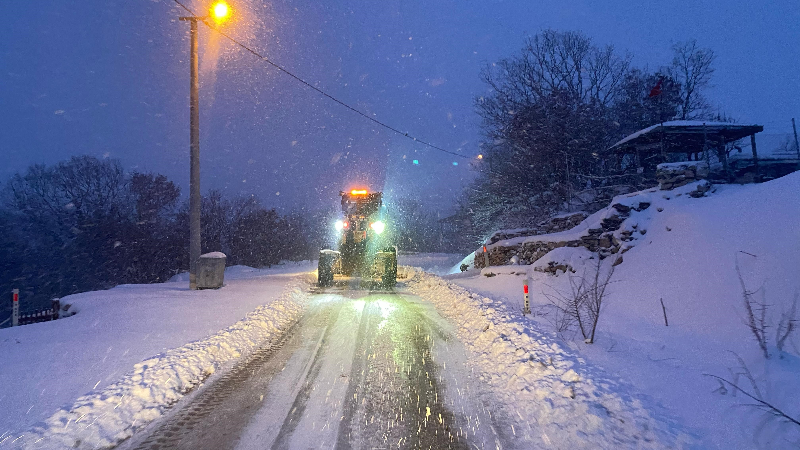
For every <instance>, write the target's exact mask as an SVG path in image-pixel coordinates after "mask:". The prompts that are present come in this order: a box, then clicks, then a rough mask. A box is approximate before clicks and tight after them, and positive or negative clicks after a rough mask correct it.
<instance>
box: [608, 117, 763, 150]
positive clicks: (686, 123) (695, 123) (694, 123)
mask: <svg viewBox="0 0 800 450" xmlns="http://www.w3.org/2000/svg"><path fill="white" fill-rule="evenodd" d="M661 126H663V127H664V128H667V127H671V128H677V127H682V128H695V127H698V128H699V127H703V126H706V127H723V128H742V127H751V126H758V125H742V124H737V123H730V122H714V121H708V120H705V121H704V120H671V121H669V122H664V123H657V124H655V125H650V126H649V127H647V128H644V129H642V130H639V131H637V132H635V133H633V134H631V135H629V136H627V137H625V138H624V139H622V140H621V141H619V142H617V143H616V144H614V145H612V146H611V148H614V147H619V146H620V145H622V144H625V143H627V142H630V141H632V140H634V139H636V138H638V137H640V136H643V135H645V134H647V133H650V132H651V131H653V130H655V129H657V128H659V127H661Z"/></svg>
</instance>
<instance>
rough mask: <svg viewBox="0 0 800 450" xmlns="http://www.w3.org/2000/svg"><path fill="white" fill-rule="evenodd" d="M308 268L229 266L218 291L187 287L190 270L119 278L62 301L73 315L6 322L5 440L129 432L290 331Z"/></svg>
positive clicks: (61, 441) (14, 443)
mask: <svg viewBox="0 0 800 450" xmlns="http://www.w3.org/2000/svg"><path fill="white" fill-rule="evenodd" d="M309 270H312V266H311V264H308V263H306V264H287V265H281V266H276V267H275V268H273V269H265V270H257V269H252V268H249V267H243V266H235V267H230V268H228V269H227V270H226V280H225V286H224V287H223V288H221V289H220V290H206V291H194V292H192V291H189V289H188V283H187V282H186V281H184V280H183V278H185V276H183V275H179V276H177V277H176V278H175V279H174V280H173V281H171V282H168V283H163V284H153V285H123V286H118V287H116V288H114V289H110V290H106V291H96V292H87V293H83V294H77V295H72V296H69V297H65V298H64V299H62V304H63V303H70V304H72V307H71V308H70V310H71V311H77V314H76V315H74V316H71V317H67V318H64V319H61V320H57V321H54V322H44V323H39V324H34V325H26V326H22V327H15V328H7V329H2V330H0V361H2V363H0V364H2V365H0V386H3V388H2V389H0V405H1V406H0V411H2V413H0V447H7V448H16V447H21V446H23V445H25V446H28V447H30V448H59V447H71V446H73V445H75V443H76V442H80V444H79V446H80V447H81V448H97V447H101V446H107V445H109V444H110V443H113V442H116V441H118V440H121V439H124V438H125V437H127V436H129V435H130V433H132V432H133V430H134V429H135V427H140V426H142V425H144V424H146V423H147V422H149V421H151V420H153V419H154V418H156V417H158V416H159V415H160V414H161V413H162V412H163V410H164V408H165V407H166V406H167V405H169V404H171V403H174V402H175V401H176V400H177V399H179V398H180V397H181V396H182V395H183V394H184V393H185V392H186V391H188V390H190V389H191V388H192V387H193V386H195V385H197V384H198V383H199V382H201V381H202V380H204V379H205V378H206V377H208V376H209V375H211V374H212V373H214V372H215V371H216V370H218V369H220V368H221V367H224V366H225V365H226V364H229V363H231V362H232V361H234V360H236V359H237V358H239V357H240V356H242V355H244V354H247V353H248V352H249V351H250V350H252V349H254V348H256V347H257V346H259V345H261V344H263V343H264V342H265V341H267V340H268V339H270V338H271V337H273V336H275V335H276V334H278V333H280V332H281V330H283V329H284V328H285V327H287V326H288V325H289V324H290V323H291V322H292V321H293V320H294V319H295V318H296V316H297V315H298V314H299V312H300V311H301V306H302V303H303V299H304V297H305V295H306V294H305V293H304V292H303V291H301V289H300V288H301V287H305V285H306V283H307V280H306V279H305V278H307V277H308V275H297V273H298V272H308V271H309ZM187 343H188V344H187ZM39 439H42V440H40V441H38V442H37V440H39Z"/></svg>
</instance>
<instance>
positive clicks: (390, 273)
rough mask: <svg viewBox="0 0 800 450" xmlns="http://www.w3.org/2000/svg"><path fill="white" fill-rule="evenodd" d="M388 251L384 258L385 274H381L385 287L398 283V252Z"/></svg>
mask: <svg viewBox="0 0 800 450" xmlns="http://www.w3.org/2000/svg"><path fill="white" fill-rule="evenodd" d="M391 250H392V251H389V249H387V251H386V252H385V253H384V254H385V255H386V258H385V259H384V260H383V264H384V266H383V274H382V275H381V284H382V285H383V287H384V288H387V289H388V288H393V287H395V285H396V284H397V252H395V251H394V248H392V249H391Z"/></svg>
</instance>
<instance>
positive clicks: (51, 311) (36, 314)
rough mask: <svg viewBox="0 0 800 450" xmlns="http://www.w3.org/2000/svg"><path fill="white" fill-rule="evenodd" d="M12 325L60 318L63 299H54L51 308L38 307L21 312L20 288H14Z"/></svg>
mask: <svg viewBox="0 0 800 450" xmlns="http://www.w3.org/2000/svg"><path fill="white" fill-rule="evenodd" d="M11 301H12V302H13V304H12V308H13V309H12V313H11V326H17V325H29V324H32V323H39V322H47V321H50V320H56V319H58V314H59V310H60V309H61V300H59V299H53V301H52V303H51V305H50V308H36V309H32V310H28V311H23V312H20V308H21V307H20V301H19V290H18V289H14V291H13V294H12V300H11Z"/></svg>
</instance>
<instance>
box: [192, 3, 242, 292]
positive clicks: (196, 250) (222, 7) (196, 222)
mask: <svg viewBox="0 0 800 450" xmlns="http://www.w3.org/2000/svg"><path fill="white" fill-rule="evenodd" d="M209 12H210V17H211V18H212V19H213V20H214V22H215V23H216V24H217V25H221V24H222V23H223V22H225V21H226V20H228V19H229V18H230V15H231V8H230V7H229V6H228V4H227V3H225V2H224V1H219V2H216V3H215V4H214V5H212V6H211V10H210V11H209ZM207 18H208V17H198V16H189V17H181V18H180V20H183V21H188V22H189V23H190V24H191V31H190V36H191V43H190V46H189V49H190V51H189V53H190V54H191V56H190V60H189V66H190V73H191V76H190V78H191V79H190V82H189V289H197V262H198V260H199V259H200V251H201V250H200V204H201V200H200V100H199V96H200V81H199V79H198V76H197V75H198V74H197V72H198V58H197V21H198V20H202V21H205V20H206V19H207Z"/></svg>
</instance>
